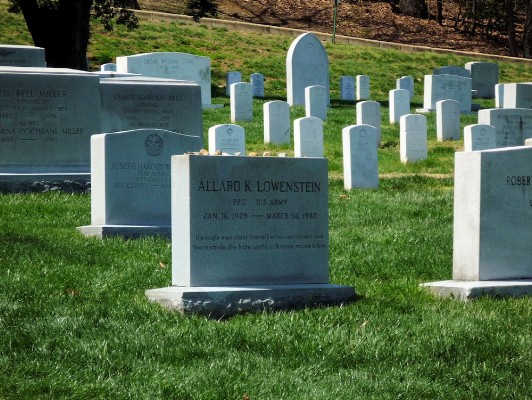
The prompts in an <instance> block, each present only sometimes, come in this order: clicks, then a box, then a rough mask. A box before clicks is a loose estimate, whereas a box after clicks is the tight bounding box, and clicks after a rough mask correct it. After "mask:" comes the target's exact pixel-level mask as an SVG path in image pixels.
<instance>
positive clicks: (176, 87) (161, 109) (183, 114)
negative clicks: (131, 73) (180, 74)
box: [100, 78, 203, 137]
mask: <svg viewBox="0 0 532 400" xmlns="http://www.w3.org/2000/svg"><path fill="white" fill-rule="evenodd" d="M100 101H101V107H102V124H101V131H102V132H118V131H125V130H133V129H148V128H149V129H164V130H168V131H172V132H176V133H181V134H184V135H190V136H198V137H203V113H202V109H201V92H200V87H199V85H198V84H196V83H193V82H184V81H174V80H166V81H149V80H138V78H135V79H133V78H132V79H124V78H119V79H112V78H111V79H102V80H101V83H100Z"/></svg>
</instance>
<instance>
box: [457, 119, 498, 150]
mask: <svg viewBox="0 0 532 400" xmlns="http://www.w3.org/2000/svg"><path fill="white" fill-rule="evenodd" d="M496 147H497V142H496V136H495V127H493V126H491V125H484V124H474V125H467V126H466V127H465V128H464V151H478V150H489V149H494V148H496Z"/></svg>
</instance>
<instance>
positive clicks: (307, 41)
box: [286, 32, 330, 106]
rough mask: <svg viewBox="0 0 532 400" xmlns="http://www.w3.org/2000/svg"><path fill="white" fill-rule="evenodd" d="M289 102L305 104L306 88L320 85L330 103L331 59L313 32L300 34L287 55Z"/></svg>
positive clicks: (291, 103)
mask: <svg viewBox="0 0 532 400" xmlns="http://www.w3.org/2000/svg"><path fill="white" fill-rule="evenodd" d="M286 85H287V99H288V100H287V101H288V104H289V105H291V106H293V105H303V104H305V88H306V87H308V86H315V85H320V86H323V87H324V88H325V90H326V91H327V105H329V103H330V100H329V59H328V57H327V52H326V51H325V47H323V45H322V44H321V42H320V40H319V39H318V38H317V37H316V36H315V35H313V34H312V33H309V32H308V33H304V34H302V35H300V36H298V37H297V38H296V39H295V40H294V41H293V42H292V44H291V45H290V48H289V49H288V53H287V56H286Z"/></svg>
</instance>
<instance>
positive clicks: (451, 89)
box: [423, 75, 471, 113]
mask: <svg viewBox="0 0 532 400" xmlns="http://www.w3.org/2000/svg"><path fill="white" fill-rule="evenodd" d="M440 100H456V101H458V102H459V103H460V112H461V113H468V112H471V78H464V77H462V76H457V75H425V85H424V98H423V109H424V110H427V111H435V110H436V102H438V101H440Z"/></svg>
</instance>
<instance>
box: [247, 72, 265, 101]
mask: <svg viewBox="0 0 532 400" xmlns="http://www.w3.org/2000/svg"><path fill="white" fill-rule="evenodd" d="M249 82H250V83H251V86H252V88H253V97H264V75H263V74H261V73H259V72H255V73H253V74H251V76H250V78H249Z"/></svg>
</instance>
